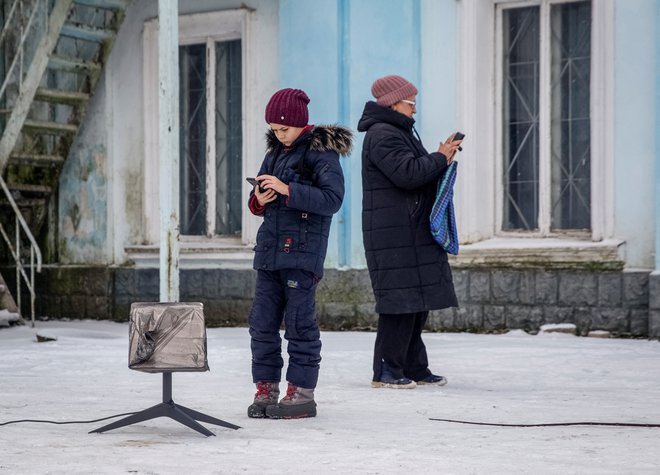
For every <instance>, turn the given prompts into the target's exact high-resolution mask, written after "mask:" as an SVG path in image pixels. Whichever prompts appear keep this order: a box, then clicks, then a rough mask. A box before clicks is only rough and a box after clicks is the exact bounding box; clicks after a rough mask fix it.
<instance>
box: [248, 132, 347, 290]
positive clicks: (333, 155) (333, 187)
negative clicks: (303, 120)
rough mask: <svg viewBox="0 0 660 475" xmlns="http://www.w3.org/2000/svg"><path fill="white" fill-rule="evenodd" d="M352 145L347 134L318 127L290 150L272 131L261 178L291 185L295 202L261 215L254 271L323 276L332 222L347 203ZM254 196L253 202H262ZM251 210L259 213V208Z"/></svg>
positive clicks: (283, 200)
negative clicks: (345, 164)
mask: <svg viewBox="0 0 660 475" xmlns="http://www.w3.org/2000/svg"><path fill="white" fill-rule="evenodd" d="M352 139H353V136H352V133H351V131H350V130H349V129H347V128H344V127H340V126H315V127H312V128H311V129H309V130H307V131H306V132H303V134H302V135H301V136H300V137H298V139H297V140H296V141H295V142H294V143H293V144H292V145H291V147H290V148H288V149H285V148H284V147H283V146H282V144H281V143H280V142H279V141H278V140H277V138H276V137H275V134H274V132H273V131H268V133H267V134H266V140H267V152H266V157H265V158H264V161H263V163H262V165H261V168H260V169H259V175H264V174H268V175H274V176H276V177H277V178H279V179H280V180H281V181H282V182H284V183H286V184H287V185H289V196H288V197H286V196H279V197H278V198H277V199H276V200H275V201H273V202H271V203H268V204H267V205H266V207H265V209H264V210H262V211H261V212H259V213H257V212H255V214H260V215H262V216H263V217H264V222H263V224H262V225H261V226H260V228H259V231H258V233H257V244H256V246H255V247H254V250H255V256H254V264H253V267H254V269H257V270H259V269H263V270H270V271H272V270H279V269H302V270H306V271H309V272H313V273H314V274H316V275H317V276H318V277H319V278H320V277H321V276H322V275H323V262H324V260H325V255H326V250H327V247H328V235H329V233H330V222H331V220H332V215H333V214H334V213H336V212H337V211H338V210H339V208H340V207H341V204H342V200H343V199H344V175H343V172H342V169H341V166H340V164H339V155H348V154H349V153H350V151H351V146H352ZM301 160H302V163H301ZM253 195H254V192H251V193H250V200H255V201H256V198H253ZM252 203H253V202H251V204H252ZM250 209H251V210H253V212H254V207H253V206H250Z"/></svg>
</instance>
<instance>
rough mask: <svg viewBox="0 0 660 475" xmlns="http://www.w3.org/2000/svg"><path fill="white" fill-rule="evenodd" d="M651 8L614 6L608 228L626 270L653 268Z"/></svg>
mask: <svg viewBox="0 0 660 475" xmlns="http://www.w3.org/2000/svg"><path fill="white" fill-rule="evenodd" d="M657 8H658V7H657V2H656V1H650V0H616V3H615V29H616V32H615V53H614V70H615V79H614V95H615V99H614V128H613V130H614V134H615V137H614V177H615V178H614V200H615V204H614V207H615V208H614V223H615V224H614V225H615V234H616V236H617V237H619V238H622V239H625V241H626V261H627V262H626V265H627V267H630V268H652V267H654V266H655V265H656V264H655V260H654V259H653V255H654V251H655V248H656V238H655V230H656V212H655V206H654V204H655V202H656V194H655V179H656V178H655V160H656V138H655V137H656V133H657V131H658V128H657V108H656V102H655V97H656V57H657V52H656V41H657V31H656V19H657V11H656V10H657Z"/></svg>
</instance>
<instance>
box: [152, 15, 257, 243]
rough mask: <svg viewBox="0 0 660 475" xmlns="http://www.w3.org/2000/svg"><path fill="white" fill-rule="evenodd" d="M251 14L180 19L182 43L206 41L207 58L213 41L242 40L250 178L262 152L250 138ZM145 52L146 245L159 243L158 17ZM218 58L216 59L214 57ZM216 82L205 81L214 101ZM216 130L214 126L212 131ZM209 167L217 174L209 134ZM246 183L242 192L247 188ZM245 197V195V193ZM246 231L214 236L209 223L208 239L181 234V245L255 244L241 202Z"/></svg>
mask: <svg viewBox="0 0 660 475" xmlns="http://www.w3.org/2000/svg"><path fill="white" fill-rule="evenodd" d="M251 23H252V21H251V12H250V10H248V9H237V10H222V11H217V12H208V13H198V14H192V15H182V16H179V45H190V44H200V43H205V44H206V45H207V54H208V53H209V52H211V51H214V48H215V43H216V42H218V41H227V40H235V39H240V40H241V60H242V83H243V87H242V134H243V137H242V143H243V146H242V170H243V175H244V176H247V170H254V169H257V168H258V166H259V163H258V161H257V158H256V157H258V156H259V151H258V150H257V147H256V142H257V141H256V140H254V139H253V137H252V135H253V132H252V131H254V127H253V126H252V123H253V122H254V119H255V118H256V112H257V104H256V100H255V97H254V94H253V92H252V88H251V87H249V85H250V84H254V83H255V77H254V71H255V64H254V63H255V61H256V59H255V57H254V46H253V45H252V44H251V43H252V35H251V34H250V30H251ZM143 48H144V65H143V73H144V74H143V80H144V111H145V112H144V130H145V141H144V156H145V163H144V196H145V199H144V202H143V203H144V205H143V208H144V211H143V239H144V240H145V241H146V244H157V243H158V242H159V239H160V234H159V226H160V223H159V199H158V196H159V195H158V188H159V181H158V177H159V173H158V19H157V18H156V19H152V20H149V21H147V22H145V24H144V32H143ZM213 57H214V56H213ZM211 63H213V64H211V67H209V68H207V75H208V74H212V73H213V69H214V67H215V63H214V62H211ZM212 85H213V82H212V81H207V98H209V99H207V100H211V101H213V100H214V99H213V98H214V96H215V90H214V88H213V87H212ZM214 123H215V115H214V113H213V110H209V108H207V124H211V125H213V124H214ZM209 130H215V127H214V126H213V128H212V129H209ZM206 153H207V164H209V167H210V168H207V170H215V166H213V164H214V163H215V134H207V146H206ZM247 186H248V185H247V184H244V188H245V189H246V190H247ZM215 187H216V186H215V173H208V179H207V190H206V194H207V202H208V206H209V208H210V210H209V212H207V217H208V216H209V215H210V213H213V215H211V216H215ZM246 196H247V191H246ZM241 215H242V222H243V225H242V232H241V238H240V239H238V238H234V237H226V236H218V235H214V234H213V230H214V228H213V227H211V226H210V224H211V223H209V222H208V219H207V229H208V230H210V232H209V233H208V234H207V235H206V236H184V235H182V236H181V238H180V239H181V241H182V244H183V247H185V246H186V245H188V246H195V243H200V242H202V243H203V242H207V243H208V242H209V241H213V242H215V243H219V244H224V245H227V246H231V245H232V243H234V244H237V245H245V244H248V243H249V242H252V241H254V236H255V235H256V223H255V222H254V220H251V219H250V213H249V209H248V208H247V204H245V203H244V204H243V209H242V211H241Z"/></svg>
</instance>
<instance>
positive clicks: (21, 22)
mask: <svg viewBox="0 0 660 475" xmlns="http://www.w3.org/2000/svg"><path fill="white" fill-rule="evenodd" d="M41 3H43V2H42V0H14V3H13V4H12V6H11V8H10V9H9V13H8V14H7V17H6V18H5V23H4V25H3V28H2V31H1V32H0V48H2V49H3V50H4V51H5V52H8V51H9V50H10V48H7V47H6V46H7V45H6V44H5V41H6V40H8V39H9V37H10V36H11V35H9V34H8V33H9V32H10V31H12V32H17V33H18V37H19V41H18V44H17V45H12V46H13V47H12V48H11V49H14V55H13V57H11V58H6V60H8V61H10V65H9V67H8V68H7V71H6V72H5V77H4V80H3V82H2V86H0V98H1V97H2V96H3V95H4V93H5V92H6V89H7V86H8V85H9V84H10V83H11V82H12V80H13V81H15V82H16V84H17V86H18V90H19V91H20V89H21V84H22V81H23V73H24V71H25V69H26V68H25V63H26V61H27V62H29V61H31V59H32V58H28V57H26V55H25V47H26V43H27V40H28V36H30V32H31V31H33V30H32V27H33V24H34V23H35V19H36V18H37V13H39V12H42V14H48V9H47V8H46V5H45V4H44V5H43V6H42V5H41ZM26 18H27V19H26ZM35 34H37V35H42V34H43V31H39V29H38V28H37V29H35V30H34V32H33V36H34V35H35ZM32 41H34V39H32Z"/></svg>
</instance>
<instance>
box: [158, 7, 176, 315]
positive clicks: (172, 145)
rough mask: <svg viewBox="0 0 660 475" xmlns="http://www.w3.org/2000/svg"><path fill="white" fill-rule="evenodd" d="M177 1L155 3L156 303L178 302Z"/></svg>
mask: <svg viewBox="0 0 660 475" xmlns="http://www.w3.org/2000/svg"><path fill="white" fill-rule="evenodd" d="M178 14H179V2H178V0H158V110H159V111H160V112H159V114H158V155H159V157H160V158H159V165H160V166H159V168H160V183H159V190H160V191H159V201H160V301H161V302H178V301H179V17H178Z"/></svg>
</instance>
